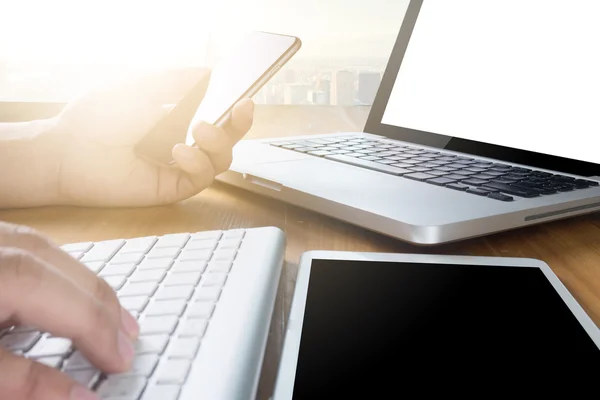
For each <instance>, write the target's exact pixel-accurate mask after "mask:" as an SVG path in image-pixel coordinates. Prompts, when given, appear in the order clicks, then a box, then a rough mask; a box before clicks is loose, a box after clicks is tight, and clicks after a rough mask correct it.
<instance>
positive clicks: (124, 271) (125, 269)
mask: <svg viewBox="0 0 600 400" xmlns="http://www.w3.org/2000/svg"><path fill="white" fill-rule="evenodd" d="M135 267H136V265H135V264H118V265H113V264H112V262H111V263H110V264H108V265H107V266H106V267H104V268H103V269H102V272H100V273H99V274H98V275H99V276H101V277H103V278H104V277H107V276H119V275H124V276H129V275H131V274H132V273H133V271H135Z"/></svg>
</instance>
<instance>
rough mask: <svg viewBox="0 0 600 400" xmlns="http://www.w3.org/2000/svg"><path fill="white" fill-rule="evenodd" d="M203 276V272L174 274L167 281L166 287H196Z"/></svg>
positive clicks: (165, 282)
mask: <svg viewBox="0 0 600 400" xmlns="http://www.w3.org/2000/svg"><path fill="white" fill-rule="evenodd" d="M201 276H202V273H201V272H186V273H172V274H171V275H169V276H168V277H167V279H165V281H164V283H163V284H164V286H181V285H194V286H196V285H197V284H198V282H199V281H200V277H201Z"/></svg>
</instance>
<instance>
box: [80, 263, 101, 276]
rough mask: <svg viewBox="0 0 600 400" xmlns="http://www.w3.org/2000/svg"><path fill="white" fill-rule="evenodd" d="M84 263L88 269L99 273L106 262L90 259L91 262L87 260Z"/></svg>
mask: <svg viewBox="0 0 600 400" xmlns="http://www.w3.org/2000/svg"><path fill="white" fill-rule="evenodd" d="M84 265H85V266H86V267H88V269H89V270H90V271H92V272H93V273H95V274H97V273H98V272H100V271H101V270H102V267H104V262H103V261H90V262H85V263H84Z"/></svg>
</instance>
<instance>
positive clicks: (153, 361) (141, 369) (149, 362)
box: [119, 354, 158, 377]
mask: <svg viewBox="0 0 600 400" xmlns="http://www.w3.org/2000/svg"><path fill="white" fill-rule="evenodd" d="M157 364H158V355H157V354H140V355H137V356H136V357H135V358H134V359H133V362H132V363H131V368H130V369H129V371H127V372H124V373H122V374H119V376H145V377H149V376H150V375H151V374H152V372H153V371H154V368H156V365H157Z"/></svg>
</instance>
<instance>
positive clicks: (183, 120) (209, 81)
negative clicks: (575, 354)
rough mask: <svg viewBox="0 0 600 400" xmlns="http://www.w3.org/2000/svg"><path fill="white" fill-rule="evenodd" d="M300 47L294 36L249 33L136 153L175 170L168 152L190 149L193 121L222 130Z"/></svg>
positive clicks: (151, 133) (148, 136)
mask: <svg viewBox="0 0 600 400" xmlns="http://www.w3.org/2000/svg"><path fill="white" fill-rule="evenodd" d="M301 46H302V42H301V40H300V39H299V38H297V37H295V36H289V35H282V34H277V33H270V32H261V31H254V32H251V33H250V34H248V35H247V36H246V37H244V39H243V40H241V41H240V42H239V43H238V44H237V46H235V47H234V50H233V51H232V52H231V53H230V54H229V55H228V56H226V57H225V58H224V59H223V60H221V61H220V62H218V63H217V65H215V67H214V68H212V70H211V73H210V77H209V78H207V77H206V76H203V77H202V78H201V80H200V81H199V82H198V83H197V84H196V85H195V86H194V87H193V88H192V89H191V90H190V93H189V94H188V95H186V96H185V97H184V98H183V99H182V100H181V102H180V103H178V104H177V105H176V106H175V107H174V109H173V111H175V115H174V116H171V115H170V114H171V113H169V114H168V115H167V116H166V120H165V121H161V122H159V124H158V125H160V126H157V127H155V129H153V130H152V131H151V132H149V134H147V135H146V136H145V137H144V138H143V139H142V140H141V141H140V143H138V145H137V146H136V153H137V154H138V156H139V157H142V158H144V159H146V160H148V161H150V162H153V163H156V164H159V165H161V166H175V163H174V161H173V158H172V156H171V150H172V149H173V146H174V145H175V144H177V143H186V144H188V145H190V146H193V145H194V138H193V135H192V133H193V128H194V124H195V123H196V122H197V121H205V122H208V123H209V124H213V125H215V126H221V127H223V126H226V124H227V123H228V121H229V118H230V116H231V111H232V109H233V107H234V106H235V104H236V103H237V102H238V101H240V100H242V99H244V98H250V97H252V96H254V95H255V94H256V93H257V92H258V91H259V90H260V89H261V88H262V87H263V86H264V85H265V84H266V83H267V82H268V81H269V80H270V79H271V78H272V77H273V75H275V73H276V72H277V71H279V69H280V68H281V67H282V66H283V65H285V64H286V63H287V62H288V61H289V60H290V59H291V58H292V57H293V56H294V54H296V53H297V52H298V50H299V49H300V47H301ZM192 107H193V108H194V111H193V112H192V113H190V109H191V108H192ZM176 110H177V111H176ZM173 111H172V112H173ZM190 114H191V115H190ZM183 125H185V129H184V130H183V131H182V129H181V128H182V126H183ZM169 129H175V130H176V132H169Z"/></svg>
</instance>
